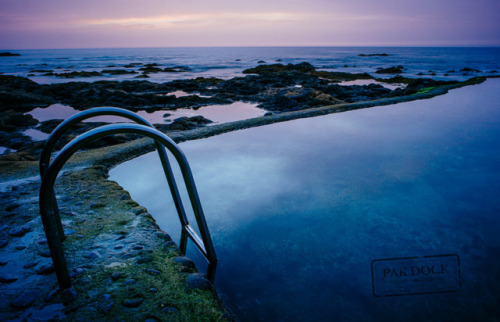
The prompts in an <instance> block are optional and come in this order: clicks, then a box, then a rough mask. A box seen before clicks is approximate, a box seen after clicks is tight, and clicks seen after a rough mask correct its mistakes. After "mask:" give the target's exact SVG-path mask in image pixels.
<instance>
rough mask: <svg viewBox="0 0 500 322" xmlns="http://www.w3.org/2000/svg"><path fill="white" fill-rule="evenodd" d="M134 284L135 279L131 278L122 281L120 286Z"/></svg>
mask: <svg viewBox="0 0 500 322" xmlns="http://www.w3.org/2000/svg"><path fill="white" fill-rule="evenodd" d="M135 283H137V281H136V280H135V279H133V278H131V279H128V280H126V281H124V282H123V283H122V284H121V285H123V286H126V285H134V284H135Z"/></svg>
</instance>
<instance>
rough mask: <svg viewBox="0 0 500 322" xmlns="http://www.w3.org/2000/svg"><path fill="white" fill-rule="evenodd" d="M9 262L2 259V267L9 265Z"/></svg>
mask: <svg viewBox="0 0 500 322" xmlns="http://www.w3.org/2000/svg"><path fill="white" fill-rule="evenodd" d="M7 263H8V261H6V260H3V259H0V266H5V265H7Z"/></svg>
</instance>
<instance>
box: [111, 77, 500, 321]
mask: <svg viewBox="0 0 500 322" xmlns="http://www.w3.org/2000/svg"><path fill="white" fill-rule="evenodd" d="M499 89H500V81H499V80H489V81H487V82H486V83H485V84H482V85H479V86H473V87H467V88H463V89H459V90H454V91H453V92H451V93H449V94H447V95H445V96H441V97H437V98H434V99H431V100H424V101H417V102H409V103H403V104H398V105H394V106H386V107H377V108H372V109H366V110H360V111H353V112H347V113H342V114H337V115H330V116H323V117H317V118H312V119H304V120H296V121H291V122H286V123H281V124H274V125H271V126H265V127H259V128H255V129H248V130H244V131H239V132H234V133H228V134H224V135H221V136H217V137H212V138H209V139H204V140H198V141H191V142H185V143H182V144H181V148H182V149H183V151H184V152H185V154H186V156H187V158H188V160H189V162H190V164H191V167H192V169H193V173H194V177H195V180H196V183H197V186H198V190H199V193H200V198H201V201H202V204H203V207H204V209H205V213H206V216H207V222H208V225H209V228H210V231H211V234H212V237H213V239H214V244H215V248H216V251H217V255H218V257H219V265H218V268H217V274H218V275H217V277H216V287H217V288H218V290H219V291H220V293H221V294H222V297H223V299H224V300H225V302H226V303H227V304H228V305H229V306H230V307H231V309H232V310H234V311H235V312H236V313H237V315H239V317H240V318H241V319H242V320H248V321H253V320H332V319H334V320H360V321H361V320H394V319H398V320H424V319H429V318H435V319H438V320H441V319H471V320H472V319H477V318H481V319H488V318H490V319H491V318H492V317H493V316H499V315H500V311H499V308H498V306H497V305H496V304H495V303H498V301H499V294H500V281H499V280H498V276H500V274H499V273H500V271H499V267H500V265H499V262H498V254H499V253H500V236H499V235H498V231H499V229H500V219H499V217H498V213H499V211H500V200H499V199H498V198H497V196H498V193H500V169H499V167H498V164H500V143H499V142H500V141H499V138H500V126H499V124H500V109H499V108H498V107H499V105H498V104H499V103H498V102H499V101H500V90H499ZM155 157H156V156H155V155H147V156H143V157H141V158H138V159H135V160H133V161H131V162H127V163H125V164H123V165H120V166H119V167H117V168H116V169H114V170H113V171H112V172H111V178H112V179H113V180H117V181H118V182H119V183H120V184H121V185H122V186H124V187H125V189H127V190H129V191H130V192H131V193H132V196H133V198H134V199H135V200H137V201H139V202H140V203H141V204H142V205H144V206H146V207H147V208H148V209H149V211H150V213H152V214H153V215H154V216H155V218H156V219H157V222H158V223H159V225H160V226H161V227H162V228H163V229H165V230H166V231H168V232H169V233H171V234H172V235H173V236H174V237H175V238H178V236H176V232H177V231H179V230H178V229H177V228H176V224H177V225H178V223H176V221H178V220H177V219H176V216H175V209H174V208H173V206H171V203H170V202H169V200H166V199H165V198H162V197H160V196H158V191H165V193H167V194H168V190H166V189H167V188H166V183H164V182H162V181H158V177H159V176H158V173H161V172H160V171H161V169H160V168H158V166H159V162H158V160H155ZM138 169H142V171H138ZM158 169H160V170H158ZM135 174H137V175H135ZM152 196H155V197H152ZM169 207H171V208H169ZM176 240H178V239H176ZM188 252H189V250H188ZM442 254H457V255H458V256H459V257H460V265H461V270H462V277H461V278H462V281H461V282H462V288H461V289H460V290H459V291H458V292H453V293H443V294H441V293H439V294H428V295H412V296H395V297H389V298H376V297H374V296H373V290H372V275H371V269H370V263H371V262H372V261H373V260H376V259H385V258H396V257H412V256H427V255H442ZM188 256H191V257H195V258H196V254H195V253H194V252H191V253H190V254H188Z"/></svg>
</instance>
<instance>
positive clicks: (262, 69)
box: [243, 61, 316, 74]
mask: <svg viewBox="0 0 500 322" xmlns="http://www.w3.org/2000/svg"><path fill="white" fill-rule="evenodd" d="M259 63H261V62H259ZM262 63H265V62H264V61H262ZM315 70H316V69H315V68H314V66H313V65H311V64H309V63H306V62H303V63H300V64H295V65H294V64H288V65H283V64H271V65H260V66H257V67H255V68H249V69H245V70H244V71H243V74H264V73H277V72H290V71H297V72H302V73H308V72H313V71H315Z"/></svg>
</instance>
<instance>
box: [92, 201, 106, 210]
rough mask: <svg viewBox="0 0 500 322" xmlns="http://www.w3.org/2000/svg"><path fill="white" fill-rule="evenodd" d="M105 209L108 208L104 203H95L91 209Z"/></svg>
mask: <svg viewBox="0 0 500 322" xmlns="http://www.w3.org/2000/svg"><path fill="white" fill-rule="evenodd" d="M104 207H106V204H105V203H102V202H94V203H91V204H90V208H91V209H97V208H104Z"/></svg>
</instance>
